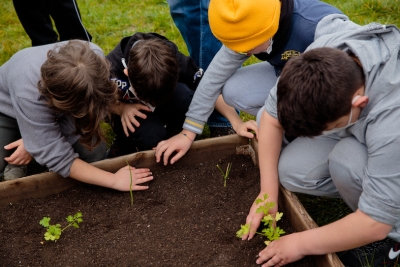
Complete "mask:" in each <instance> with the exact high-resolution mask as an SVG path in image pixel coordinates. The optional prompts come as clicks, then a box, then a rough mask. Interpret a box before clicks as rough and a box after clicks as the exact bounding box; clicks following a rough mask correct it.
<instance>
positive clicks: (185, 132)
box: [180, 129, 196, 142]
mask: <svg viewBox="0 0 400 267" xmlns="http://www.w3.org/2000/svg"><path fill="white" fill-rule="evenodd" d="M180 134H181V135H183V136H185V137H186V138H187V139H189V140H190V141H192V142H193V141H194V139H195V138H196V134H195V133H193V132H191V131H188V130H185V129H183V130H182V132H180Z"/></svg>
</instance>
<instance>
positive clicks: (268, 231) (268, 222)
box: [236, 194, 285, 246]
mask: <svg viewBox="0 0 400 267" xmlns="http://www.w3.org/2000/svg"><path fill="white" fill-rule="evenodd" d="M267 199H268V195H267V194H265V195H264V197H263V199H260V198H258V199H256V201H255V203H256V204H260V203H263V204H262V205H261V206H259V207H258V209H257V211H256V212H257V213H260V212H262V213H264V214H266V215H265V216H264V217H263V218H262V220H261V222H263V223H264V226H265V228H264V229H263V230H262V231H261V233H260V232H256V234H259V235H262V236H265V237H266V238H267V241H265V242H264V243H265V244H266V245H267V246H268V245H269V244H270V243H271V242H272V241H274V240H278V239H279V238H280V236H281V235H283V234H284V233H285V231H283V230H282V229H281V228H279V226H276V222H277V221H279V220H280V219H281V218H282V216H283V213H282V212H277V213H276V214H269V213H268V212H269V210H270V209H272V208H273V207H274V206H275V202H267ZM275 226H276V227H275ZM249 232H250V224H245V225H241V227H240V230H239V231H237V232H236V236H237V237H239V238H242V237H243V235H246V234H248V233H249Z"/></svg>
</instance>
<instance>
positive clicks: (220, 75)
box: [183, 0, 342, 134]
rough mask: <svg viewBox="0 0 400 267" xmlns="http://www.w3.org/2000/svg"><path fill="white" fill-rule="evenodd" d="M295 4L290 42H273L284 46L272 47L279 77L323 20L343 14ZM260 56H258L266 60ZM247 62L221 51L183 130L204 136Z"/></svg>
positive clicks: (311, 3)
mask: <svg viewBox="0 0 400 267" xmlns="http://www.w3.org/2000/svg"><path fill="white" fill-rule="evenodd" d="M293 4H294V7H293V14H291V16H290V19H291V21H290V23H289V24H290V28H289V30H288V36H287V39H286V41H285V42H283V43H282V42H280V40H274V43H281V45H282V46H280V47H277V46H274V45H273V48H272V52H271V54H272V55H273V56H272V57H271V58H268V59H267V61H268V62H269V63H270V64H272V65H273V66H274V67H275V72H276V74H277V75H279V73H280V71H281V69H282V68H283V66H284V65H285V64H286V62H287V60H288V59H289V58H290V57H291V56H296V55H299V54H300V53H303V52H304V50H305V49H306V48H307V46H308V45H310V44H311V42H312V41H313V40H314V34H315V29H316V27H317V25H318V24H319V22H320V21H321V19H322V18H324V17H325V16H328V15H331V14H342V12H341V11H340V10H339V9H337V8H335V7H333V6H331V5H329V4H326V3H324V2H321V1H317V0H294V1H293ZM266 41H267V40H266ZM261 54H262V53H260V54H258V55H256V56H257V57H258V58H260V59H264V57H263V56H262V55H261ZM248 58H249V56H247V55H243V54H240V53H237V52H234V51H233V50H231V49H229V48H228V47H226V46H224V45H223V46H222V47H221V49H220V50H219V51H218V53H217V54H216V55H215V57H214V59H213V60H212V62H211V64H210V66H209V67H208V68H207V72H206V73H205V74H204V78H203V79H202V81H201V83H200V84H199V88H198V89H197V90H196V93H195V94H194V97H193V100H192V103H191V104H190V107H189V111H188V112H187V113H186V120H185V122H184V124H183V128H184V129H187V130H189V131H192V132H194V133H196V134H201V133H202V132H203V127H204V124H205V123H206V121H207V119H208V117H209V116H210V115H211V113H212V112H213V110H214V105H215V102H216V100H217V98H218V96H219V95H220V94H221V90H222V87H223V86H224V84H225V82H226V81H227V80H228V79H229V78H230V77H231V76H232V75H233V73H234V72H235V71H236V70H237V69H238V68H240V66H241V65H242V64H243V63H244V62H245V61H246V60H247V59H248ZM254 83H257V81H254ZM268 89H269V88H268Z"/></svg>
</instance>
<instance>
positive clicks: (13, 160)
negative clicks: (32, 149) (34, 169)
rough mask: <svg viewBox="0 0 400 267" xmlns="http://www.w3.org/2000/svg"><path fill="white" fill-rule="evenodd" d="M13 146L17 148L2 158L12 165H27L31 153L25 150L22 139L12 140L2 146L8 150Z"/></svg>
mask: <svg viewBox="0 0 400 267" xmlns="http://www.w3.org/2000/svg"><path fill="white" fill-rule="evenodd" d="M13 148H17V149H16V150H15V151H14V153H12V154H11V156H9V157H5V158H4V160H5V161H7V162H8V163H10V164H14V165H27V164H28V163H29V162H31V160H32V156H31V154H29V153H28V151H26V150H25V146H24V142H23V141H22V139H19V140H17V141H15V142H12V143H10V144H8V145H6V146H5V147H4V149H7V150H10V149H13Z"/></svg>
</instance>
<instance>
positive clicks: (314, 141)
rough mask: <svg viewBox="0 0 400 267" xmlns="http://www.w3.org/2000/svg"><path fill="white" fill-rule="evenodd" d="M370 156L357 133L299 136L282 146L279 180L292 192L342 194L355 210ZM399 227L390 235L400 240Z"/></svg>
mask: <svg viewBox="0 0 400 267" xmlns="http://www.w3.org/2000/svg"><path fill="white" fill-rule="evenodd" d="M259 149H262V148H259ZM367 160H368V153H367V147H366V146H365V145H364V144H362V143H360V142H359V141H358V140H357V139H356V138H354V137H346V138H342V139H340V138H339V137H338V136H336V135H334V134H333V135H328V136H317V137H314V138H303V137H299V138H296V139H295V140H293V141H292V142H291V143H289V144H288V145H286V146H285V147H284V148H283V149H282V152H281V156H280V159H279V166H278V173H279V180H280V183H281V184H282V186H283V187H285V188H286V189H288V190H290V191H292V192H299V193H304V194H309V195H315V196H328V197H341V198H342V199H343V200H344V201H345V202H346V204H347V205H348V206H349V207H350V208H351V209H352V210H353V211H355V210H357V209H358V201H359V198H360V196H361V193H362V192H363V187H362V184H363V179H364V177H365V173H364V172H365V167H366V166H367ZM399 229H400V221H399V222H397V223H396V225H394V227H393V229H392V231H391V232H390V233H389V236H388V237H390V238H392V239H394V240H398V241H400V232H399V231H398V230H399Z"/></svg>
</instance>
